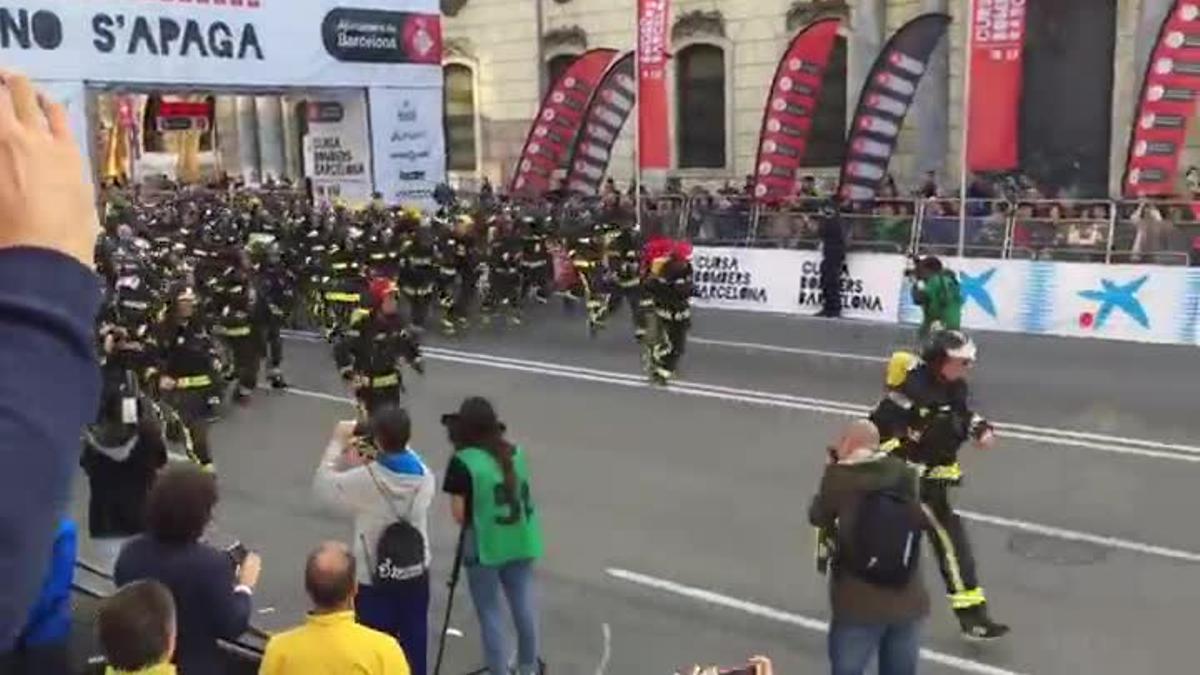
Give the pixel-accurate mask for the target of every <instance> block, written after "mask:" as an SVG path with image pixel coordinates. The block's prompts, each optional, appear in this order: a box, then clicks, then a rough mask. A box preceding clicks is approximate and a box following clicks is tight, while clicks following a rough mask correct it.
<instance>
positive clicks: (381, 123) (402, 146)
mask: <svg viewBox="0 0 1200 675" xmlns="http://www.w3.org/2000/svg"><path fill="white" fill-rule="evenodd" d="M369 95H370V106H371V137H372V144H371V147H372V156H373V159H374V166H375V185H376V189H377V190H378V191H379V192H380V193H382V194H383V200H384V201H385V202H386V203H388V204H391V205H420V206H423V207H425V208H430V209H432V208H434V207H435V202H434V200H433V191H434V188H436V187H437V186H438V184H440V183H442V182H444V181H445V179H446V138H445V135H444V131H443V128H442V105H443V101H442V90H441V89H440V88H426V89H381V88H376V87H372V88H371V89H370V93H369Z"/></svg>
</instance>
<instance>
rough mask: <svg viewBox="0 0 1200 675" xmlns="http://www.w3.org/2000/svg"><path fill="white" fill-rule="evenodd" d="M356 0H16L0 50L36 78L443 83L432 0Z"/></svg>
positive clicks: (1, 20) (2, 10) (1, 15)
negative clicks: (381, 1)
mask: <svg viewBox="0 0 1200 675" xmlns="http://www.w3.org/2000/svg"><path fill="white" fill-rule="evenodd" d="M355 4H356V3H355V2H354V0H304V1H303V2H299V1H297V0H253V1H252V0H244V1H242V0H209V1H205V0H195V1H184V0H178V1H169V0H105V1H104V2H91V1H84V0H25V1H23V2H20V3H5V4H3V5H0V57H2V58H3V61H4V63H5V64H6V67H9V68H15V69H19V70H22V71H24V72H26V73H28V74H29V75H30V76H31V77H33V78H34V79H39V80H71V81H96V82H145V83H172V84H195V85H221V86H296V87H314V86H370V85H376V86H380V85H382V86H386V85H388V84H389V83H394V84H404V85H405V86H431V87H432V86H441V79H442V70H441V66H440V63H441V53H442V37H441V18H440V15H439V13H438V12H439V9H438V3H437V2H435V0H400V1H398V2H393V3H389V5H390V7H389V9H387V10H381V9H374V8H372V7H371V4H372V3H365V4H366V5H367V6H366V7H355ZM375 4H378V3H375Z"/></svg>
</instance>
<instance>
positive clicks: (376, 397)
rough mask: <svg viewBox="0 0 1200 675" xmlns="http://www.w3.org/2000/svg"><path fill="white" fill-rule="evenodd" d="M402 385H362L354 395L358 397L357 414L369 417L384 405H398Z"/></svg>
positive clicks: (402, 388)
mask: <svg viewBox="0 0 1200 675" xmlns="http://www.w3.org/2000/svg"><path fill="white" fill-rule="evenodd" d="M403 390H404V387H403V385H397V386H394V387H363V388H362V389H359V390H358V391H357V392H356V393H355V396H356V397H357V398H358V407H359V414H360V415H361V416H362V417H364V418H366V419H370V418H371V415H373V414H375V411H376V410H379V409H380V408H382V407H384V406H389V405H390V406H395V407H400V393H401V392H402V391H403Z"/></svg>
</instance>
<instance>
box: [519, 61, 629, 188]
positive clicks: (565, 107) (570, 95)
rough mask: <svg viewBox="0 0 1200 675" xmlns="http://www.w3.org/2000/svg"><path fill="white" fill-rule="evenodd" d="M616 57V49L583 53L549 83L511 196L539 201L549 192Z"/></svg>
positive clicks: (535, 118) (528, 136)
mask: <svg viewBox="0 0 1200 675" xmlns="http://www.w3.org/2000/svg"><path fill="white" fill-rule="evenodd" d="M616 56H617V50H615V49H593V50H590V51H588V52H585V53H584V54H582V55H580V56H579V58H577V59H575V60H574V61H573V62H571V65H569V66H567V68H566V70H564V71H563V73H562V75H560V76H559V78H558V80H557V81H556V82H553V83H551V85H550V89H549V90H548V91H547V92H546V96H545V98H543V99H542V105H541V107H540V108H538V114H537V115H536V116H535V117H534V118H533V122H531V123H530V125H529V133H528V134H527V135H526V136H525V145H524V147H523V148H522V149H521V157H520V159H519V160H518V161H517V168H516V170H515V171H514V172H513V177H512V182H511V183H510V184H509V193H510V194H522V195H526V196H530V197H539V196H541V195H543V194H545V193H546V192H547V191H548V190H550V188H551V184H550V183H551V178H552V177H553V176H554V172H555V171H557V170H558V169H560V168H563V167H564V166H566V163H567V155H568V154H570V151H571V147H572V145H573V144H574V142H575V136H576V135H577V134H578V133H579V128H580V127H581V126H583V116H584V113H585V112H586V111H587V106H588V102H589V101H591V100H592V94H593V93H595V91H596V85H597V84H599V82H600V78H601V77H603V76H604V71H605V69H607V68H608V65H609V64H610V63H612V60H613V59H614V58H616ZM600 131H603V130H600Z"/></svg>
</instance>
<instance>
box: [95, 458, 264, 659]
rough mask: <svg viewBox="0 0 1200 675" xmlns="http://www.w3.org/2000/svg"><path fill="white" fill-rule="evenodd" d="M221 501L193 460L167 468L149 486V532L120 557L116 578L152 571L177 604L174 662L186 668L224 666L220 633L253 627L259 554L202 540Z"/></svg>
mask: <svg viewBox="0 0 1200 675" xmlns="http://www.w3.org/2000/svg"><path fill="white" fill-rule="evenodd" d="M216 504H217V483H216V478H215V477H214V476H213V475H212V474H211V473H206V472H205V471H203V470H202V469H201V468H200V467H198V466H195V465H191V464H189V465H184V466H177V467H172V468H169V469H167V470H166V471H165V472H164V473H162V474H161V475H160V476H159V477H158V480H157V481H155V483H154V487H153V488H152V489H151V490H150V497H149V500H148V502H147V507H146V526H147V531H146V533H145V534H142V535H139V536H137V537H135V538H134V539H131V540H130V541H129V543H127V544H125V547H124V548H122V549H121V555H120V556H119V557H118V558H117V565H116V570H115V573H114V575H113V576H114V579H115V581H116V582H117V584H118V585H122V586H123V585H125V584H127V583H130V582H133V581H138V580H140V579H155V580H157V581H161V582H162V583H163V584H165V585H166V586H167V587H168V588H170V589H171V594H172V595H173V596H174V598H175V603H176V605H177V606H178V608H179V631H178V632H179V649H178V652H177V654H176V662H177V663H178V665H179V672H180V673H182V674H183V675H210V674H211V673H219V672H220V669H221V665H220V664H221V663H222V660H221V653H220V648H219V647H218V646H217V640H233V639H236V638H237V637H238V636H240V635H241V634H242V633H244V632H246V630H247V629H248V628H249V627H250V614H251V605H252V601H251V597H250V596H251V595H252V594H253V592H254V591H253V589H254V587H255V586H256V585H257V584H258V576H259V574H260V572H261V570H262V560H261V559H260V558H259V557H258V556H257V555H256V554H254V553H246V554H245V556H244V558H242V559H241V560H240V562H239V561H237V560H235V557H234V556H233V555H232V554H231V552H229V551H223V550H220V549H217V548H213V547H212V546H209V545H208V544H205V543H203V542H201V541H200V536H201V535H202V534H203V533H204V530H205V528H206V527H207V526H208V523H209V521H210V520H211V519H212V513H213V508H214V507H215V506H216Z"/></svg>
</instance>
